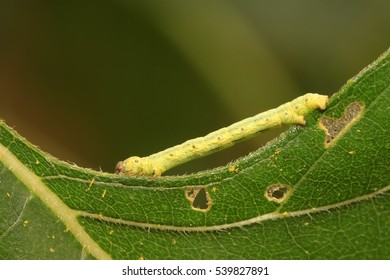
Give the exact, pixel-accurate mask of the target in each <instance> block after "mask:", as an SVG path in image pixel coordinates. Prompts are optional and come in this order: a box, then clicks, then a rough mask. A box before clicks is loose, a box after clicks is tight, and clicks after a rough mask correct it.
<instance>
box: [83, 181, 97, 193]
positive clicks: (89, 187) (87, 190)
mask: <svg viewBox="0 0 390 280" xmlns="http://www.w3.org/2000/svg"><path fill="white" fill-rule="evenodd" d="M94 182H95V178H93V179H92V180H91V181H90V183H89V185H88V189H86V190H85V191H86V192H89V190H90V189H91V187H92V185H93V183H94Z"/></svg>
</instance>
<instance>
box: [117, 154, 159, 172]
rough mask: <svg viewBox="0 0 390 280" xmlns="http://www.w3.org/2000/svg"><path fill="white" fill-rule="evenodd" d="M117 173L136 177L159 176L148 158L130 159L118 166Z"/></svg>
mask: <svg viewBox="0 0 390 280" xmlns="http://www.w3.org/2000/svg"><path fill="white" fill-rule="evenodd" d="M115 173H117V174H123V175H134V176H159V175H161V172H158V171H157V170H156V169H155V168H154V167H153V165H152V164H151V162H150V160H149V158H148V157H143V158H141V157H137V156H134V157H129V158H128V159H126V160H124V161H120V162H118V163H117V164H116V167H115Z"/></svg>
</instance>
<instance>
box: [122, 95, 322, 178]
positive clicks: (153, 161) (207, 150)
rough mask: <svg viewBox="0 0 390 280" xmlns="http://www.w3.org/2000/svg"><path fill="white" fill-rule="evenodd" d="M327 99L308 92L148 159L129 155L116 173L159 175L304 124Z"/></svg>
mask: <svg viewBox="0 0 390 280" xmlns="http://www.w3.org/2000/svg"><path fill="white" fill-rule="evenodd" d="M327 103H328V96H326V95H320V94H316V93H307V94H305V95H303V96H300V97H298V98H296V99H294V100H293V101H291V102H287V103H285V104H283V105H280V106H279V107H277V108H275V109H271V110H269V111H266V112H263V113H260V114H258V115H256V116H253V117H250V118H247V119H244V120H242V121H239V122H237V123H234V124H232V125H230V126H228V127H224V128H221V129H219V130H217V131H214V132H211V133H210V134H207V135H206V136H204V137H198V138H195V139H191V140H188V141H186V142H184V143H183V144H180V145H177V146H174V147H172V148H168V149H166V150H164V151H161V152H158V153H156V154H153V155H150V156H147V157H142V158H141V157H137V156H132V157H129V158H128V159H126V160H124V161H120V162H118V164H117V166H116V169H115V170H116V173H119V174H124V175H135V176H160V175H161V174H162V173H163V172H165V171H167V170H169V169H171V168H173V167H175V166H178V165H180V164H183V163H185V162H187V161H190V160H193V159H196V158H200V157H204V156H206V155H209V154H212V153H214V152H217V151H220V150H223V149H226V148H228V147H230V146H233V145H234V144H235V143H237V142H240V141H243V140H246V139H249V138H251V137H253V136H255V135H256V134H257V133H259V132H260V131H263V130H266V129H269V128H273V127H277V126H281V125H288V124H301V125H304V124H305V123H306V121H305V119H304V116H306V115H307V114H309V113H310V112H312V111H314V110H315V109H321V110H324V109H325V108H326V105H327Z"/></svg>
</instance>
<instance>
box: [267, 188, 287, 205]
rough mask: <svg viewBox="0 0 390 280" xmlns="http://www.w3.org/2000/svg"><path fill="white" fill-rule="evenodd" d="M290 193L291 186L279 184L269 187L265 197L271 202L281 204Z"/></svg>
mask: <svg viewBox="0 0 390 280" xmlns="http://www.w3.org/2000/svg"><path fill="white" fill-rule="evenodd" d="M290 192H291V188H290V187H289V186H287V185H281V184H277V185H272V186H269V187H268V188H267V190H266V191H265V194H264V196H265V197H266V198H267V199H268V200H269V201H275V202H278V203H281V202H283V200H284V199H285V198H286V197H287V196H288V194H289V193H290Z"/></svg>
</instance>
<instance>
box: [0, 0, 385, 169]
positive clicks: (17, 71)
mask: <svg viewBox="0 0 390 280" xmlns="http://www.w3.org/2000/svg"><path fill="white" fill-rule="evenodd" d="M389 10H390V1H362V0H357V1H336V0H333V1H311V0H302V1H287V0H286V1H255V0H252V1H250V0H240V1H238V0H237V1H222V0H220V1H183V0H176V1H171V0H169V1H168V0H154V1H152V0H147V1H145V0H143V1H130V0H129V1H125V0H123V1H101V0H99V1H91V0H89V1H79V0H78V1H75V0H70V1H44V0H38V1H28V0H24V1H23V0H19V1H18V0H16V1H6V0H2V1H0V38H1V44H0V118H2V119H4V120H5V121H6V122H7V124H9V125H11V126H12V127H14V128H15V129H16V130H17V131H18V132H19V133H20V134H21V135H23V136H24V137H26V138H27V139H28V140H29V141H30V142H32V143H33V144H35V145H38V146H39V147H40V148H41V149H42V150H44V151H46V152H49V153H50V154H52V155H54V156H56V157H58V158H60V159H62V160H66V161H70V162H74V163H76V164H77V165H79V166H83V167H90V168H94V169H102V170H104V171H108V172H112V171H113V169H114V166H115V164H116V162H117V161H118V160H122V159H125V158H127V157H128V156H130V155H140V156H145V155H149V154H151V153H155V152H157V151H160V150H162V149H165V148H168V147H170V146H173V145H176V144H180V143H182V142H183V141H185V140H188V139H191V138H194V137H198V136H203V135H205V134H207V133H209V132H211V131H213V130H216V129H218V128H220V127H223V126H227V125H229V124H231V123H233V122H236V121H238V120H241V119H242V118H245V117H249V116H252V115H255V114H257V113H259V112H262V111H264V110H267V109H270V108H273V107H275V106H278V105H280V104H282V103H284V102H287V101H289V100H291V99H293V98H295V97H296V96H299V95H302V94H304V93H306V92H319V93H323V94H329V95H331V94H332V93H334V92H335V91H337V90H338V89H339V88H340V87H341V86H342V85H343V84H344V83H345V82H346V81H347V80H348V79H349V78H351V77H353V76H354V75H355V74H357V73H358V72H359V71H360V70H361V69H362V68H363V67H365V66H366V65H368V64H369V63H371V62H372V61H373V60H375V59H376V58H377V57H378V56H379V55H380V54H381V53H382V52H384V51H385V50H386V49H387V48H388V47H389V43H390V40H389V39H390V17H389ZM279 133H280V131H276V132H274V133H266V134H265V135H264V136H263V137H261V136H260V137H257V138H256V139H254V140H252V141H248V142H245V143H242V144H240V145H238V146H237V147H235V148H233V149H228V150H226V151H225V152H222V153H218V154H217V155H214V156H211V157H208V158H206V159H203V160H197V161H194V162H193V163H191V164H189V165H185V166H183V167H180V168H178V169H175V170H173V171H172V172H171V174H177V173H184V172H191V171H193V170H200V169H204V168H208V167H213V166H218V165H221V164H225V163H227V162H229V161H231V160H234V159H236V158H237V157H239V156H240V155H245V154H247V153H248V152H250V151H254V150H256V149H257V148H258V147H260V146H261V145H263V144H264V143H265V142H266V141H268V140H269V139H271V138H272V137H274V136H275V135H278V134H279Z"/></svg>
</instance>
